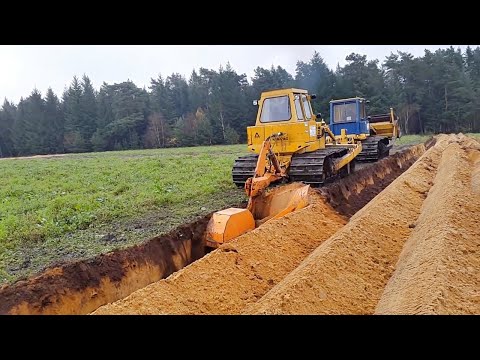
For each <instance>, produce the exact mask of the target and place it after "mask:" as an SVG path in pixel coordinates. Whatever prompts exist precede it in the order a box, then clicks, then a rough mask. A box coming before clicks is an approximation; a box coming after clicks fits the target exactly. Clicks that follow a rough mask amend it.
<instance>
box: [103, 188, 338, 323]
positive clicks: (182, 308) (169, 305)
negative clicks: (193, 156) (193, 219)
mask: <svg viewBox="0 0 480 360" xmlns="http://www.w3.org/2000/svg"><path fill="white" fill-rule="evenodd" d="M310 196H311V205H310V206H309V207H307V208H304V209H301V210H298V211H296V212H293V213H290V214H288V215H286V216H285V217H283V218H281V219H279V220H278V221H272V222H268V223H265V224H264V225H263V226H262V227H260V228H258V229H255V230H253V231H252V232H250V233H247V234H245V235H243V236H240V237H238V238H237V239H235V240H233V241H232V242H230V243H227V244H225V245H223V246H221V247H220V248H218V249H217V250H215V251H213V252H211V253H210V254H208V255H206V256H205V257H203V258H202V259H200V260H198V261H196V262H195V263H193V264H191V265H189V266H187V267H186V268H184V269H182V270H180V271H178V272H177V273H175V274H173V275H171V276H170V277H168V278H167V279H164V280H161V281H158V282H157V283H154V284H151V285H149V286H147V287H145V288H143V289H140V290H138V291H136V292H134V293H133V294H131V295H130V296H128V297H127V298H125V299H123V300H120V301H117V302H115V303H113V304H109V305H106V306H103V307H101V308H99V309H98V310H97V311H95V314H236V313H239V312H240V311H241V310H242V309H243V308H244V307H245V306H246V305H248V304H250V303H253V302H255V301H257V300H258V299H259V298H260V297H262V296H263V295H264V294H265V293H266V292H267V291H268V290H269V289H271V288H272V287H273V286H274V285H275V284H276V283H278V282H279V281H280V280H281V279H282V278H283V277H284V276H285V275H286V274H288V273H289V272H290V271H292V270H293V269H295V267H297V265H298V264H299V263H300V262H301V261H302V260H303V259H304V258H305V257H306V256H307V255H308V254H309V253H310V252H311V251H312V250H313V249H315V248H316V247H317V246H318V245H319V244H321V243H322V242H323V241H324V240H326V239H327V238H329V237H330V236H331V235H332V234H333V233H335V232H336V231H337V230H338V229H339V228H341V227H342V226H343V225H344V224H345V223H346V220H345V219H344V218H343V217H341V216H340V215H339V214H338V213H336V212H335V211H334V210H333V209H332V208H331V207H330V206H329V205H328V204H325V203H324V201H323V199H322V198H321V197H319V196H318V195H317V194H316V193H314V192H312V193H311V195H310Z"/></svg>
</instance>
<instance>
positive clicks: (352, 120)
mask: <svg viewBox="0 0 480 360" xmlns="http://www.w3.org/2000/svg"><path fill="white" fill-rule="evenodd" d="M365 103H366V101H365V99H364V98H360V97H355V98H350V99H341V100H332V101H330V130H332V132H333V133H334V134H335V136H340V135H341V130H342V129H345V130H346V131H347V134H355V135H365V136H368V135H370V123H369V119H368V118H367V115H366V112H365Z"/></svg>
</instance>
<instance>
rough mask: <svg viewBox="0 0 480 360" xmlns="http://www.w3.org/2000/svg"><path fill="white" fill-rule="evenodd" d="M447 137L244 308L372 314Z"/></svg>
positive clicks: (268, 311)
mask: <svg viewBox="0 0 480 360" xmlns="http://www.w3.org/2000/svg"><path fill="white" fill-rule="evenodd" d="M451 141H452V139H451V138H450V137H448V136H443V137H439V138H438V141H437V143H436V144H435V146H433V147H432V148H430V149H429V150H428V151H427V152H426V153H425V154H424V155H423V156H422V157H421V158H420V159H419V160H418V161H417V162H415V163H414V164H413V165H412V167H411V168H410V169H408V170H407V171H406V172H405V173H403V174H402V175H401V176H400V177H398V178H397V179H396V180H394V181H393V182H392V183H391V184H390V185H389V186H388V187H387V188H386V189H385V190H384V191H383V192H381V193H380V194H379V195H378V196H377V197H375V198H374V199H373V200H372V201H371V202H370V203H368V204H367V205H366V206H365V207H364V208H362V210H360V211H359V212H357V213H356V214H355V215H354V216H353V217H352V218H351V219H350V222H349V223H348V224H347V225H346V226H345V227H343V228H342V229H341V230H340V231H339V232H337V233H336V234H335V235H333V236H332V237H331V238H330V239H328V240H327V241H326V242H324V243H323V244H322V245H321V246H319V247H318V248H317V249H316V250H315V251H314V252H313V253H312V254H311V255H310V256H308V257H307V258H306V259H305V260H304V261H303V262H302V264H301V265H300V266H299V267H298V268H297V269H295V270H294V271H292V272H291V273H290V274H288V275H287V276H286V277H285V278H284V279H283V280H282V281H281V282H280V283H279V284H278V285H276V286H275V287H274V288H273V289H272V290H270V291H269V292H268V293H267V294H266V295H265V296H264V297H262V299H260V300H259V301H258V302H257V303H255V304H252V305H250V306H249V307H247V308H246V309H245V310H244V312H243V313H245V314H372V313H373V312H374V311H375V307H376V305H377V303H378V301H379V299H380V297H381V296H382V293H383V290H384V288H385V286H386V284H387V282H388V279H389V278H390V276H391V275H392V273H393V271H394V270H395V267H394V265H395V263H396V261H397V259H398V256H399V254H400V252H401V250H402V248H403V245H404V243H405V241H406V240H407V239H408V237H409V236H410V234H411V232H412V229H413V228H414V222H415V221H416V219H417V218H418V216H419V215H420V212H421V208H422V204H423V202H424V200H425V198H426V196H427V194H428V191H429V190H430V188H431V187H432V185H433V179H434V177H435V174H436V170H437V166H438V163H439V160H440V158H441V154H442V151H443V150H444V149H445V147H446V146H447V145H448V143H449V142H451Z"/></svg>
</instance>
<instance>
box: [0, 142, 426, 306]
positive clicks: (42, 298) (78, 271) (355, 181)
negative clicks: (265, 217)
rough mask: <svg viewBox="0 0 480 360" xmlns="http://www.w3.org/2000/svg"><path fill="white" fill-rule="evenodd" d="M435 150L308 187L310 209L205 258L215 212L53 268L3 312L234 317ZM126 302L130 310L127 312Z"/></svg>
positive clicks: (5, 293)
mask: <svg viewBox="0 0 480 360" xmlns="http://www.w3.org/2000/svg"><path fill="white" fill-rule="evenodd" d="M433 143H434V141H427V142H426V143H425V144H420V145H416V146H413V147H410V148H408V149H404V150H403V151H401V152H398V153H395V154H394V155H392V156H390V157H388V158H385V159H383V160H381V161H379V162H377V163H374V164H371V165H369V166H366V167H364V168H362V169H360V170H358V171H356V172H355V174H354V175H351V176H348V177H346V178H344V179H341V180H339V181H337V182H334V183H332V184H329V185H327V186H324V187H322V188H319V189H311V190H310V193H309V196H310V201H311V205H310V206H308V207H307V208H304V209H301V210H299V211H296V212H295V213H291V214H288V215H287V216H285V217H283V218H281V219H278V220H274V221H271V222H269V223H266V224H265V225H263V226H262V227H260V228H258V229H255V230H254V231H252V232H251V233H248V234H245V235H243V236H240V237H239V238H237V239H235V240H234V241H232V242H231V243H228V244H225V245H223V246H221V247H220V248H219V249H217V250H215V251H213V252H211V253H209V254H208V255H207V256H205V254H206V251H205V248H204V242H203V238H204V232H205V229H206V226H207V223H208V221H209V219H210V216H211V214H210V215H208V216H205V217H202V218H200V219H198V220H196V221H194V222H191V223H189V224H185V225H183V226H180V227H179V228H177V229H175V230H173V231H171V232H170V233H168V234H165V235H162V236H158V237H154V238H152V239H149V240H147V241H145V242H144V243H143V244H140V245H136V246H133V247H131V248H127V249H122V250H117V251H113V252H110V253H107V254H102V255H99V256H96V257H94V258H91V259H89V260H83V261H73V262H67V263H63V264H58V265H56V266H53V267H51V268H48V269H46V270H45V271H43V272H42V273H40V274H38V275H37V276H34V277H32V278H30V279H27V280H21V281H18V282H16V283H14V284H12V285H6V286H3V287H2V288H1V289H0V314H88V313H91V312H93V311H94V310H96V309H98V308H100V309H99V310H98V311H97V312H96V313H100V314H101V313H182V314H208V313H225V314H229V313H240V312H241V311H242V310H243V309H244V308H245V307H246V306H248V305H249V304H251V303H253V302H255V301H257V300H258V299H260V298H261V297H262V296H263V295H265V294H266V293H267V292H268V291H269V290H270V289H271V288H272V287H274V286H275V285H276V284H277V283H278V282H280V281H281V280H282V279H283V278H284V277H285V276H286V275H287V274H288V273H290V272H291V271H292V270H294V269H295V268H296V267H297V266H298V265H299V264H300V263H301V262H302V261H303V260H304V259H305V258H306V257H307V256H308V255H309V254H310V253H311V252H313V251H314V250H315V249H316V248H317V247H318V246H319V245H320V244H321V243H322V242H324V241H325V240H326V239H328V238H329V237H330V236H331V235H333V234H334V233H335V232H337V231H338V230H339V229H341V228H342V227H343V226H344V225H345V224H346V223H347V222H348V219H349V218H350V217H351V216H352V215H353V214H355V213H356V212H357V211H358V210H360V209H361V208H362V207H363V206H365V205H366V204H367V203H368V202H369V201H370V200H371V199H372V198H373V197H375V196H376V195H377V194H379V193H380V192H381V191H382V190H383V189H384V188H385V187H386V186H388V185H389V184H390V183H391V182H392V181H393V180H394V179H395V178H397V177H398V176H399V175H400V174H402V173H403V172H404V171H405V170H407V169H408V168H409V167H410V166H411V165H412V164H413V163H414V162H415V161H416V160H417V159H418V158H419V157H420V156H421V155H422V154H423V153H424V152H425V149H426V148H429V147H430V146H432V145H433ZM306 218H308V219H309V221H308V223H310V225H307V222H305V219H306ZM297 224H301V229H300V231H301V232H302V234H303V236H302V241H297V240H292V239H294V238H295V237H294V236H289V234H290V233H292V234H293V233H294V232H298V231H299V227H298V226H297ZM292 234H290V235H292ZM181 269H182V270H181ZM179 270H180V271H179ZM161 279H164V280H161ZM159 280H161V281H159ZM199 293H201V294H202V296H199ZM207 294H208V295H207ZM147 298H149V299H150V300H149V299H147ZM120 299H125V300H122V301H118V300H120ZM142 299H143V300H142ZM132 301H133V303H135V305H134V306H133V307H132V306H127V304H132ZM110 303H113V304H110ZM106 304H110V305H107V306H103V305H106Z"/></svg>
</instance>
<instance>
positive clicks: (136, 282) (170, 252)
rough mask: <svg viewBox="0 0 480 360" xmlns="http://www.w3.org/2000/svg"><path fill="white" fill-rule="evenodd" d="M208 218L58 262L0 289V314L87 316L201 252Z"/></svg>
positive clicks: (180, 265) (177, 268)
mask: <svg viewBox="0 0 480 360" xmlns="http://www.w3.org/2000/svg"><path fill="white" fill-rule="evenodd" d="M209 218H210V216H206V217H204V218H202V219H200V220H197V221H195V222H193V223H190V224H186V225H183V226H181V227H179V228H177V229H176V230H174V231H172V232H170V233H168V234H166V235H162V236H159V237H155V238H153V239H150V240H148V241H147V242H145V243H144V244H141V245H136V246H133V247H131V248H128V249H123V250H117V251H113V252H111V253H107V254H104V255H100V256H96V257H94V258H92V259H89V260H84V261H75V262H69V263H64V264H62V265H58V266H56V267H52V268H49V269H47V270H46V271H45V272H43V273H42V274H40V275H39V276H36V277H34V278H32V279H29V280H22V281H18V282H16V283H14V284H12V285H6V286H3V287H2V288H0V299H1V301H0V314H7V313H10V314H87V313H90V312H91V311H93V310H95V309H97V308H98V307H99V306H101V305H103V304H108V303H109V302H112V301H115V300H118V299H122V298H124V297H125V296H127V295H128V294H130V293H132V292H133V291H135V290H137V289H139V288H142V287H144V286H146V285H148V284H150V283H152V282H154V281H158V280H159V279H162V278H164V277H166V276H168V275H170V274H172V273H173V272H175V271H177V270H179V269H181V268H182V267H184V266H185V265H188V264H189V263H190V262H192V261H195V260H197V259H198V258H200V257H202V256H203V255H204V247H203V233H204V231H205V229H206V226H207V222H208V220H209Z"/></svg>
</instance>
